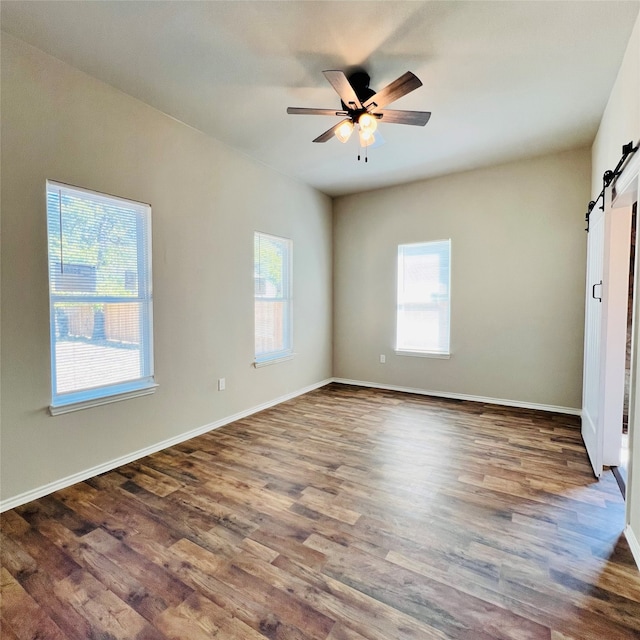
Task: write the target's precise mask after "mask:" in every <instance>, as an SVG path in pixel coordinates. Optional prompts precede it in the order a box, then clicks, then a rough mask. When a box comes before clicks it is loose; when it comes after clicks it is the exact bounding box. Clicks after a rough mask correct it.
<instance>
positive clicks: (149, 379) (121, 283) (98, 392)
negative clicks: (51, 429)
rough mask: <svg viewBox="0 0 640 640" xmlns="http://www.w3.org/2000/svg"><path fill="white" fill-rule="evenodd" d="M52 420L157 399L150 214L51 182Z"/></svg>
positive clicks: (134, 204)
mask: <svg viewBox="0 0 640 640" xmlns="http://www.w3.org/2000/svg"><path fill="white" fill-rule="evenodd" d="M47 228H48V237H49V307H50V314H51V316H50V323H51V374H52V375H51V380H52V402H51V407H50V411H51V413H52V414H54V415H55V414H56V413H64V412H66V411H73V410H75V409H80V408H83V407H85V406H92V405H94V404H102V403H103V402H105V401H107V400H106V399H110V400H115V399H121V398H125V397H129V396H130V395H141V394H142V393H151V392H152V391H153V388H154V387H155V384H154V381H153V353H152V333H151V327H152V305H151V208H150V207H149V206H148V205H145V204H140V203H138V202H131V201H128V200H123V199H121V198H115V197H112V196H106V195H102V194H99V193H94V192H92V191H86V190H83V189H78V188H75V187H69V186H66V185H61V184H56V183H54V182H49V181H48V182H47Z"/></svg>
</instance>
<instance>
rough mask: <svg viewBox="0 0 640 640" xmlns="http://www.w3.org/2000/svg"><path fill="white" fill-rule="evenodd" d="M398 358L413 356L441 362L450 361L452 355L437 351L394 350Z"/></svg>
mask: <svg viewBox="0 0 640 640" xmlns="http://www.w3.org/2000/svg"><path fill="white" fill-rule="evenodd" d="M394 353H395V354H396V355H397V356H413V357H414V358H437V359H440V360H449V359H450V358H451V354H450V353H437V352H435V351H406V350H402V349H394Z"/></svg>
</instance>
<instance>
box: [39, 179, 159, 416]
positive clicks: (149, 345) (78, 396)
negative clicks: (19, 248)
mask: <svg viewBox="0 0 640 640" xmlns="http://www.w3.org/2000/svg"><path fill="white" fill-rule="evenodd" d="M51 191H54V192H55V191H57V192H58V193H59V197H62V193H69V194H72V195H75V196H79V197H85V198H87V199H90V200H92V201H93V202H99V203H105V204H109V205H111V206H113V205H120V206H122V205H124V206H126V207H127V208H128V209H132V210H134V211H135V213H136V215H137V216H138V220H139V222H140V223H141V228H142V233H141V234H139V235H138V237H137V238H138V254H137V256H138V269H137V273H138V278H137V290H138V294H137V296H135V297H134V296H109V295H106V296H105V295H84V294H83V295H65V294H61V293H59V292H56V291H55V290H54V279H53V274H52V273H51V266H52V263H53V260H55V258H57V256H51V255H50V246H49V243H48V244H47V256H48V264H49V327H50V347H51V398H52V399H51V405H50V406H49V412H50V413H51V415H58V414H62V413H68V412H71V411H77V410H80V409H85V408H88V407H93V406H97V405H101V404H106V403H110V402H117V401H120V400H126V399H128V398H132V397H138V396H142V395H148V394H150V393H153V392H154V391H155V389H156V387H157V386H158V385H157V384H156V383H155V379H154V364H153V363H154V359H153V291H152V271H151V207H150V206H149V205H148V204H145V203H141V202H136V201H132V200H128V199H125V198H119V197H117V196H111V195H107V194H103V193H99V192H96V191H91V190H89V189H83V188H81V187H75V186H71V185H67V184H63V183H60V182H54V181H52V180H47V182H46V194H47V197H46V202H47V207H46V209H47V213H46V215H47V231H48V234H49V228H50V225H49V215H50V214H49V193H50V192H51ZM59 215H60V216H61V219H62V215H63V214H62V212H60V214H59ZM61 264H62V262H61ZM140 276H142V277H140ZM56 302H68V303H74V302H75V303H87V302H91V303H92V304H104V303H128V302H137V303H142V304H141V305H140V309H141V312H140V339H141V348H140V351H141V356H142V362H141V372H140V376H139V377H137V378H136V379H132V380H128V381H124V382H117V383H107V384H103V385H100V386H96V387H92V388H85V389H77V390H74V391H70V392H64V393H58V390H57V381H58V376H57V362H56V342H57V337H56V322H55V303H56Z"/></svg>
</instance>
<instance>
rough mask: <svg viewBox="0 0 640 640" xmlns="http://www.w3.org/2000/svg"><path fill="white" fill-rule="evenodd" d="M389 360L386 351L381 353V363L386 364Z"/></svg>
mask: <svg viewBox="0 0 640 640" xmlns="http://www.w3.org/2000/svg"><path fill="white" fill-rule="evenodd" d="M386 361H387V356H385V355H384V353H381V354H380V364H384V363H385V362H386Z"/></svg>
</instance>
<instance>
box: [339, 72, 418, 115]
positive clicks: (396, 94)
mask: <svg viewBox="0 0 640 640" xmlns="http://www.w3.org/2000/svg"><path fill="white" fill-rule="evenodd" d="M333 73H336V72H333ZM421 86H422V82H420V79H419V78H418V77H417V76H415V75H414V74H413V73H411V71H407V73H405V74H403V75H401V76H400V77H399V78H397V79H396V80H394V81H393V82H392V83H391V84H388V85H387V86H386V87H385V88H384V89H381V90H380V91H378V93H376V94H375V95H373V96H371V98H369V99H368V100H367V101H366V102H365V103H364V105H363V106H364V107H365V108H369V107H370V106H372V105H375V106H376V107H384V106H386V105H388V104H390V103H391V102H395V101H396V100H398V99H399V98H402V96H406V95H407V93H411V92H412V91H413V90H414V89H417V88H418V87H421Z"/></svg>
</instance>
